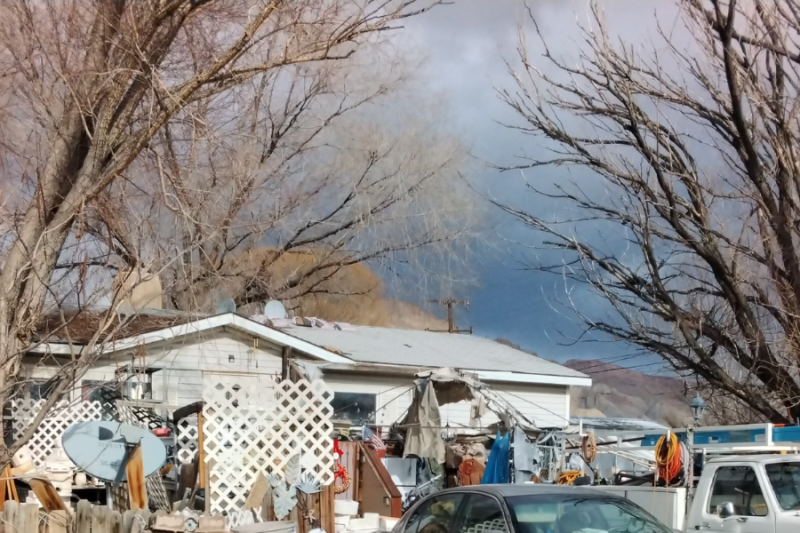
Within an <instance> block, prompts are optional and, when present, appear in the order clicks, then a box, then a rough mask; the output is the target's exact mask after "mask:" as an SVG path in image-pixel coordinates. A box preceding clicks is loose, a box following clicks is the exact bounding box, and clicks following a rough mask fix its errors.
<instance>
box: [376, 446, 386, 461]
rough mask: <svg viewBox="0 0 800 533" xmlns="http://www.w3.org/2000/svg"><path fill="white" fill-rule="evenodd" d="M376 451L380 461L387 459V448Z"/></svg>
mask: <svg viewBox="0 0 800 533" xmlns="http://www.w3.org/2000/svg"><path fill="white" fill-rule="evenodd" d="M375 451H376V452H377V453H378V459H383V458H384V457H386V448H384V449H382V450H375Z"/></svg>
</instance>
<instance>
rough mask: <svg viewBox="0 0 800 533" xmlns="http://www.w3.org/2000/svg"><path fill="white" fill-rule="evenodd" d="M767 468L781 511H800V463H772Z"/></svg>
mask: <svg viewBox="0 0 800 533" xmlns="http://www.w3.org/2000/svg"><path fill="white" fill-rule="evenodd" d="M765 468H766V469H767V477H768V478H769V482H770V484H771V485H772V490H774V491H775V497H776V498H777V499H778V505H780V506H781V509H783V510H784V511H796V510H798V509H800V462H791V463H771V464H768V465H766V467H765Z"/></svg>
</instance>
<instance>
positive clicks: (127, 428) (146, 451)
mask: <svg viewBox="0 0 800 533" xmlns="http://www.w3.org/2000/svg"><path fill="white" fill-rule="evenodd" d="M61 442H62V445H63V447H64V452H66V454H67V457H69V458H70V460H71V461H72V462H73V463H75V466H77V467H78V468H79V469H81V470H82V471H84V472H86V473H87V474H89V475H90V476H93V477H96V478H97V479H100V480H102V481H108V482H111V483H119V482H121V481H125V480H126V479H127V477H128V476H127V472H126V467H127V463H128V458H129V456H130V453H131V451H132V450H133V448H134V447H136V445H137V444H141V445H142V461H143V467H144V468H143V470H144V476H145V477H147V476H149V475H151V474H154V473H155V472H156V471H157V470H158V469H159V468H161V467H162V466H163V465H164V463H165V462H166V461H167V449H166V447H164V443H162V442H161V440H160V439H159V438H158V437H156V436H155V435H153V434H152V433H150V432H149V431H148V430H146V429H144V428H140V427H137V426H131V425H129V424H121V423H119V422H112V421H107V420H92V421H90V422H78V423H77V424H73V425H71V426H70V427H68V428H67V430H66V431H64V435H63V436H62V437H61Z"/></svg>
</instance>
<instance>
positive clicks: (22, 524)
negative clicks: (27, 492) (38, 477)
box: [16, 503, 39, 533]
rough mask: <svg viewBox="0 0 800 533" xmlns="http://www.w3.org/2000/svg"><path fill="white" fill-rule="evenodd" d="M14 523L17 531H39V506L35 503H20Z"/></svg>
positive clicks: (30, 532)
mask: <svg viewBox="0 0 800 533" xmlns="http://www.w3.org/2000/svg"><path fill="white" fill-rule="evenodd" d="M16 525H17V532H18V533H39V506H38V505H37V504H35V503H24V504H22V505H20V509H19V512H17V524H16Z"/></svg>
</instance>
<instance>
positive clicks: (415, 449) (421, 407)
mask: <svg viewBox="0 0 800 533" xmlns="http://www.w3.org/2000/svg"><path fill="white" fill-rule="evenodd" d="M416 384H417V389H418V390H417V393H416V394H414V401H413V402H412V404H411V407H410V408H409V410H408V417H406V419H405V421H404V422H403V425H405V426H408V432H407V433H406V443H405V449H404V450H403V457H407V456H409V455H416V456H417V457H422V458H423V459H427V458H431V459H435V460H436V461H437V462H438V463H439V464H441V463H444V441H443V440H442V436H441V433H440V427H441V425H442V417H441V415H440V414H439V402H438V401H437V400H436V391H435V390H434V387H433V381H431V380H429V379H423V380H419V381H417V382H416ZM420 388H422V391H421V393H420V390H419V389H420Z"/></svg>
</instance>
